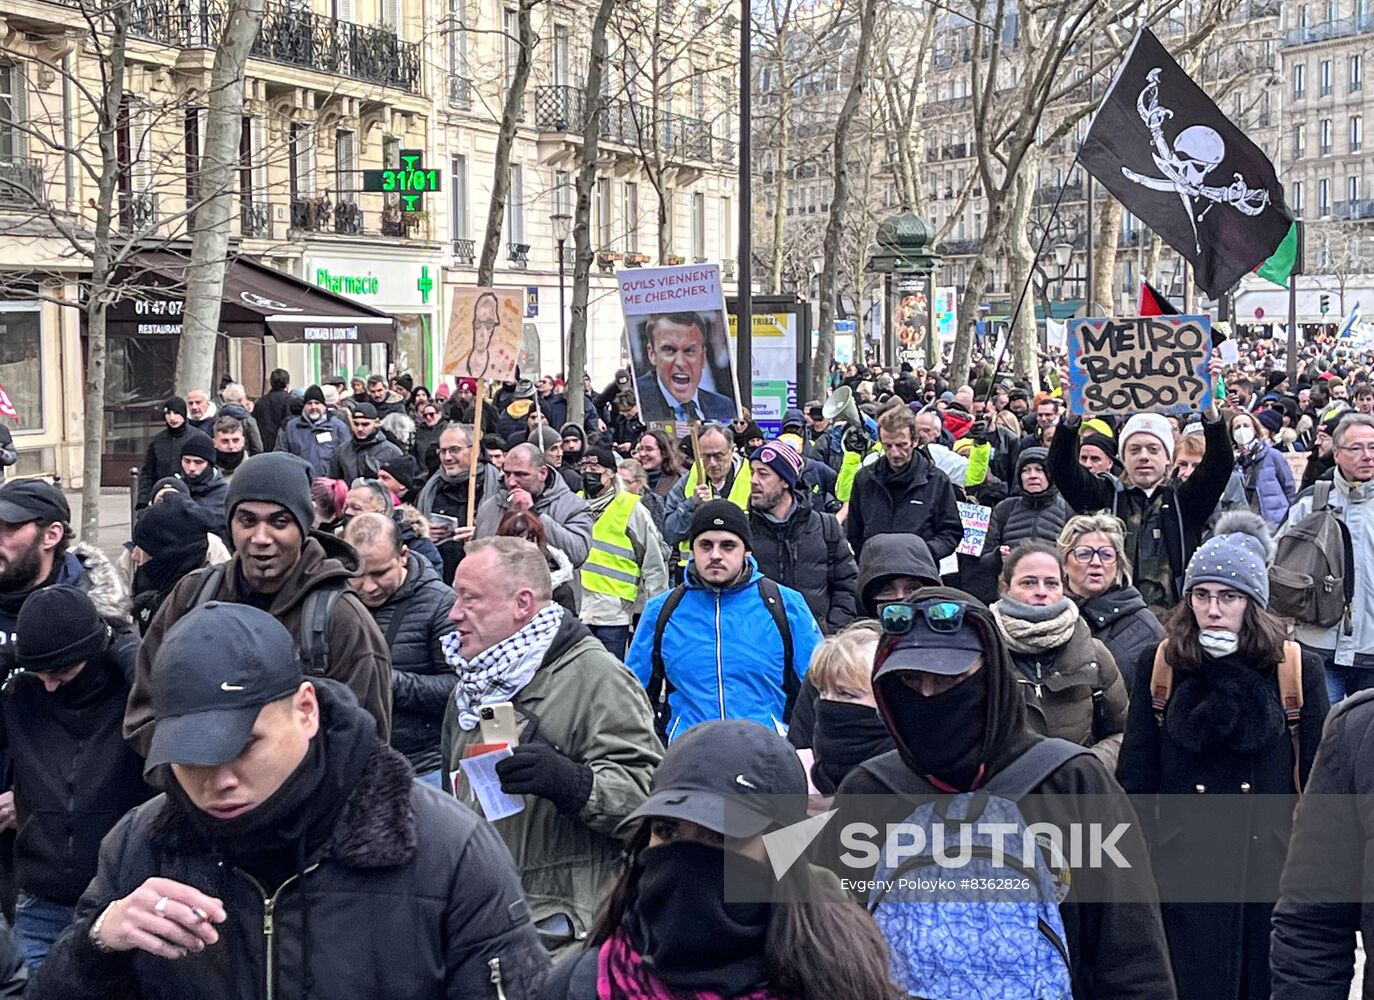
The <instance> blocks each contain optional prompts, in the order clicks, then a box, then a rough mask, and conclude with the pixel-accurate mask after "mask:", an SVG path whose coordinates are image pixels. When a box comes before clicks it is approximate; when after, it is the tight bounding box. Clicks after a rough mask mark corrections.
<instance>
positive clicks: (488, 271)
mask: <svg viewBox="0 0 1374 1000" xmlns="http://www.w3.org/2000/svg"><path fill="white" fill-rule="evenodd" d="M534 4H535V0H520V12H519V16H518V20H519V31H520V50H519V53H518V54H517V55H516V57H515V73H514V74H513V75H512V79H511V82H510V86H509V87H507V88H506V102H505V104H504V105H503V106H502V108H501V131H500V133H499V134H498V135H497V137H496V157H495V160H494V163H493V167H492V181H491V204H490V205H488V206H487V229H486V232H485V233H484V234H483V237H482V257H481V260H480V261H479V262H478V264H477V287H478V288H490V287H491V283H492V275H493V274H494V272H495V270H496V255H497V254H498V253H500V252H501V230H502V228H503V225H504V223H505V214H506V195H507V194H508V193H509V191H510V151H511V146H513V145H514V144H515V130H516V129H517V128H518V127H519V125H520V118H521V111H522V110H523V108H524V106H525V85H526V84H527V83H528V82H529V79H530V66H531V64H532V63H533V62H534V47H535V45H537V44H538V42H539V38H538V36H536V35H535V33H534V21H533V19H532V18H531V16H530V12H531V11H532V10H533V9H534ZM503 37H504V36H503ZM503 44H504V43H503ZM501 72H502V73H503V74H504V73H505V64H504V61H503V63H502V67H501ZM600 86H601V85H600V83H599V82H598V83H597V87H598V89H597V90H595V91H594V90H592V89H591V86H590V81H588V88H587V91H586V96H585V97H584V98H583V103H584V104H588V103H590V104H592V105H594V106H598V107H599V106H600V101H601V96H600V94H601V91H600V89H599V88H600ZM599 125H600V123H599V120H598V127H599ZM507 235H509V234H507ZM568 371H569V372H570V373H576V372H577V371H579V369H578V368H576V367H572V368H569V369H568ZM573 396H574V397H576V396H577V393H576V391H574V392H573Z"/></svg>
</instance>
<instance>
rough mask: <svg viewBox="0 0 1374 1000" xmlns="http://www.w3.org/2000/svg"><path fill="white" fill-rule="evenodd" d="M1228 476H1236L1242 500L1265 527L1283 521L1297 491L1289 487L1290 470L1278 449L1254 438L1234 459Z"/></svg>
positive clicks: (1286, 460) (1274, 526) (1291, 478)
mask: <svg viewBox="0 0 1374 1000" xmlns="http://www.w3.org/2000/svg"><path fill="white" fill-rule="evenodd" d="M1232 477H1233V478H1239V479H1240V486H1241V488H1242V496H1243V497H1244V498H1245V503H1246V504H1247V505H1248V506H1249V508H1250V509H1251V510H1253V511H1254V512H1255V513H1256V514H1259V515H1260V516H1261V517H1263V518H1264V519H1265V520H1266V521H1267V522H1269V527H1271V528H1277V527H1278V526H1279V525H1281V524H1283V519H1284V518H1285V517H1287V516H1288V508H1289V507H1291V506H1292V505H1293V501H1294V500H1296V499H1297V496H1298V492H1297V490H1296V489H1295V488H1294V486H1293V470H1292V468H1291V467H1289V465H1288V459H1286V458H1284V457H1283V453H1282V452H1280V451H1278V450H1276V449H1275V448H1274V447H1273V446H1271V445H1270V444H1269V443H1268V442H1267V441H1258V442H1256V443H1255V445H1254V446H1252V447H1250V448H1248V449H1246V450H1245V451H1244V452H1242V453H1241V454H1240V455H1239V456H1238V457H1237V458H1236V469H1235V471H1234V472H1233V473H1232ZM1222 506H1223V507H1225V504H1224V503H1223V505H1222Z"/></svg>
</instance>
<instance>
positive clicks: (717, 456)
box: [701, 451, 730, 462]
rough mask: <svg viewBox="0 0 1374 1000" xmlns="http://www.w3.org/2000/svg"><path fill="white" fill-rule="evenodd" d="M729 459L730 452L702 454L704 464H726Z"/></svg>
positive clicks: (707, 452) (705, 452)
mask: <svg viewBox="0 0 1374 1000" xmlns="http://www.w3.org/2000/svg"><path fill="white" fill-rule="evenodd" d="M729 457H730V453H729V452H728V451H703V452H702V453H701V460H702V461H703V462H724V461H725V460H726V459H728V458H729Z"/></svg>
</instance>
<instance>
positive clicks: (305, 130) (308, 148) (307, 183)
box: [287, 122, 315, 198]
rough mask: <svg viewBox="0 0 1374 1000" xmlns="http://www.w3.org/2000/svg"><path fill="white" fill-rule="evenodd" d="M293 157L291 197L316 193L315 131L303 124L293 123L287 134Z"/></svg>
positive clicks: (288, 146) (288, 147)
mask: <svg viewBox="0 0 1374 1000" xmlns="http://www.w3.org/2000/svg"><path fill="white" fill-rule="evenodd" d="M287 135H288V139H287V149H288V153H289V155H290V157H291V163H290V174H291V178H290V179H291V196H292V197H293V198H294V197H297V196H300V195H311V194H314V193H315V131H314V129H312V128H311V127H310V126H309V125H306V124H304V123H302V122H292V123H291V124H290V130H289V132H288V133H287Z"/></svg>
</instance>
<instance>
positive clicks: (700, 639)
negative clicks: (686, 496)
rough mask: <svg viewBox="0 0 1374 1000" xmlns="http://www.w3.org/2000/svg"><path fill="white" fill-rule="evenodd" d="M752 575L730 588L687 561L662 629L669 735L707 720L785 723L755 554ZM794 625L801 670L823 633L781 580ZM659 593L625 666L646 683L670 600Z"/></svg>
mask: <svg viewBox="0 0 1374 1000" xmlns="http://www.w3.org/2000/svg"><path fill="white" fill-rule="evenodd" d="M748 565H749V578H748V580H747V581H745V582H743V583H737V584H736V585H735V586H733V587H731V588H729V589H728V590H724V591H718V590H713V589H711V588H709V587H706V586H703V585H702V583H701V581H700V580H699V579H698V578H697V575H696V570H695V568H694V566H693V564H692V563H691V562H688V564H687V574H686V582H687V594H686V596H684V597H683V599H682V603H681V604H679V605H678V606H677V609H676V610H675V611H674V612H673V615H672V618H670V619H669V621H668V625H667V628H666V629H665V630H664V633H663V665H664V670H665V672H666V673H667V678H668V681H669V683H671V684H672V685H673V688H674V690H673V692H672V694H671V695H670V696H669V699H668V707H669V710H670V712H671V721H670V722H669V723H668V738H669V739H672V738H673V737H675V736H677V735H678V734H680V733H685V732H686V731H687V730H688V729H690V728H691V727H692V726H694V725H696V724H697V723H698V722H707V721H709V720H712V719H751V720H753V721H754V722H757V723H760V724H761V725H765V726H769V727H772V728H774V729H779V728H781V727H782V724H783V706H784V703H785V701H786V698H785V695H784V693H783V678H784V671H783V664H782V657H783V646H782V636H781V635H780V634H779V633H778V627H777V625H776V624H774V622H773V616H772V615H771V614H770V613H769V611H768V608H767V607H765V606H764V603H763V599H762V598H761V597H760V596H759V589H758V582H759V580H761V579H762V578H763V574H762V573H760V572H759V569H758V564H757V563H756V562H755V561H754V558H753V556H750V557H749V563H748ZM778 589H779V590H780V591H781V592H782V600H783V605H784V608H785V609H786V612H787V620H788V622H789V623H790V624H791V626H792V669H793V671H794V672H795V673H796V675H797V677H798V679H800V678H802V677H803V676H805V674H806V668H807V666H809V665H810V663H811V652H812V650H814V649H815V648H816V646H817V645H819V643H820V641H821V630H820V629H819V628H818V627H817V625H816V619H815V617H814V616H813V615H812V614H811V609H810V608H809V607H807V604H806V599H805V598H804V597H802V595H801V594H799V593H798V592H797V591H795V590H793V589H792V588H791V587H783V586H781V585H779V587H778ZM671 593H672V591H668V592H667V593H663V594H659V595H658V596H657V597H655V598H653V599H651V600H650V601H649V602H648V603H647V604H645V606H644V616H643V618H642V619H641V620H640V623H639V627H638V628H636V629H635V637H634V642H633V643H631V645H630V652H629V654H628V655H627V656H626V664H627V665H628V666H629V668H630V669H631V670H633V671H634V672H635V676H637V677H638V678H639V682H640V683H641V684H643V685H645V686H646V687H647V686H648V684H649V679H650V677H651V675H652V674H653V649H654V628H655V626H656V624H657V623H658V614H659V611H660V610H662V608H663V604H664V602H665V601H667V599H668V594H671Z"/></svg>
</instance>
